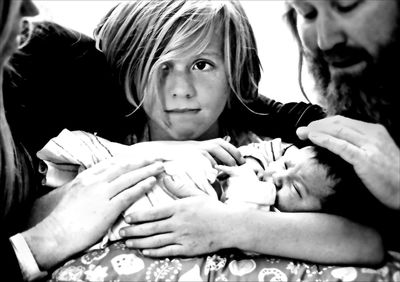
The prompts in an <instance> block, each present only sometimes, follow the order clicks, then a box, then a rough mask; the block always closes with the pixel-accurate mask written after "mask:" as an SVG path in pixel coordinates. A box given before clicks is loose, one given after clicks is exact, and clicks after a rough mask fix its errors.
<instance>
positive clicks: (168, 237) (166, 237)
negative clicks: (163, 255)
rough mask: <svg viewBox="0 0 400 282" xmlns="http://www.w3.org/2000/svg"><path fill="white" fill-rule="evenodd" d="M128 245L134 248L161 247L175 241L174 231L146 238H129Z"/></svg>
mask: <svg viewBox="0 0 400 282" xmlns="http://www.w3.org/2000/svg"><path fill="white" fill-rule="evenodd" d="M125 243H126V245H127V246H128V247H129V248H132V249H147V248H160V247H165V246H168V245H170V244H172V243H173V237H172V233H163V234H157V235H154V236H150V237H144V238H129V239H127V240H126V241H125Z"/></svg>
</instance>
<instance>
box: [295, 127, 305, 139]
mask: <svg viewBox="0 0 400 282" xmlns="http://www.w3.org/2000/svg"><path fill="white" fill-rule="evenodd" d="M296 134H297V136H299V137H300V138H306V137H307V128H306V127H304V126H302V127H299V128H297V129H296Z"/></svg>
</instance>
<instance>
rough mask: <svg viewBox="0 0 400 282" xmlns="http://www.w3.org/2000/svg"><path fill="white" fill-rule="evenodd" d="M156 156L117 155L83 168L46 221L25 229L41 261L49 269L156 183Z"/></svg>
mask: <svg viewBox="0 0 400 282" xmlns="http://www.w3.org/2000/svg"><path fill="white" fill-rule="evenodd" d="M162 171H163V166H162V164H161V163H160V162H157V161H156V160H155V159H145V160H141V161H134V160H132V159H127V158H123V157H114V158H112V159H109V160H106V161H103V162H101V163H98V164H96V165H95V166H93V167H91V168H89V169H87V170H85V171H83V172H82V173H81V174H79V175H78V176H77V177H76V178H75V179H74V180H73V181H71V182H69V183H68V184H66V185H65V186H64V187H62V188H60V189H64V190H65V191H64V195H63V197H62V198H61V200H60V202H59V204H58V205H57V206H56V207H55V208H54V210H53V211H52V212H51V213H50V215H49V216H47V217H46V218H45V219H44V220H43V221H41V222H40V223H39V224H37V225H36V226H35V227H33V228H31V229H30V230H28V231H25V232H24V233H23V236H24V237H25V240H26V241H27V242H28V245H29V247H30V248H31V250H32V252H33V254H34V256H35V258H36V260H37V262H38V264H39V265H40V266H41V267H42V269H48V268H50V267H52V266H54V265H55V264H57V263H59V262H61V261H62V260H64V259H66V258H67V257H69V256H71V255H73V254H75V253H77V252H79V251H82V250H83V249H85V248H87V247H89V246H91V245H92V244H94V243H96V242H97V241H98V240H99V239H100V238H101V237H102V236H103V235H104V234H105V233H106V231H107V229H108V228H109V227H110V226H111V224H112V223H114V221H115V220H116V219H117V217H118V216H119V215H120V214H121V212H122V211H124V210H125V209H126V208H127V207H128V206H129V205H130V204H132V203H133V202H135V201H136V200H137V199H139V198H140V197H142V196H143V195H144V194H145V193H146V192H147V191H148V190H150V188H152V187H153V185H154V184H155V181H156V179H155V177H154V176H155V175H158V174H159V173H161V172H162Z"/></svg>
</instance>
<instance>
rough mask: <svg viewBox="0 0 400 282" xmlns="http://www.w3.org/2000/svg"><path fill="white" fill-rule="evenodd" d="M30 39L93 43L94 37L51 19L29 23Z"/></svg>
mask: <svg viewBox="0 0 400 282" xmlns="http://www.w3.org/2000/svg"><path fill="white" fill-rule="evenodd" d="M30 39H31V40H45V41H46V42H48V41H49V40H55V41H54V42H55V43H57V42H58V43H60V42H76V41H79V42H84V43H93V42H94V39H93V38H91V37H90V36H87V35H86V34H83V33H81V32H79V31H76V30H74V29H71V28H68V27H66V26H63V25H60V24H58V23H56V22H52V21H37V22H32V23H31V38H30Z"/></svg>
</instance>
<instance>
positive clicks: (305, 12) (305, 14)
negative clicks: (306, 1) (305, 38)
mask: <svg viewBox="0 0 400 282" xmlns="http://www.w3.org/2000/svg"><path fill="white" fill-rule="evenodd" d="M293 8H294V9H295V11H296V13H297V14H298V15H299V16H301V17H302V18H304V19H306V20H313V19H315V18H316V17H317V16H318V11H317V10H316V9H314V8H313V7H309V6H307V7H305V6H297V5H295V6H293Z"/></svg>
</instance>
